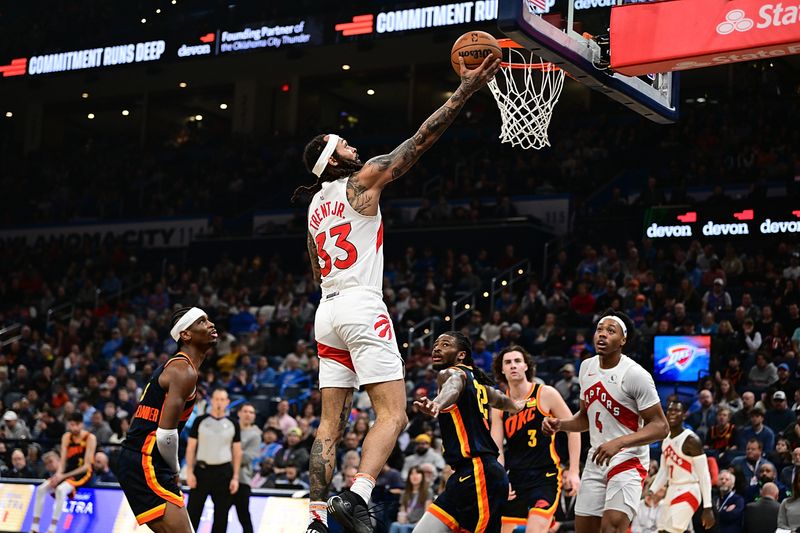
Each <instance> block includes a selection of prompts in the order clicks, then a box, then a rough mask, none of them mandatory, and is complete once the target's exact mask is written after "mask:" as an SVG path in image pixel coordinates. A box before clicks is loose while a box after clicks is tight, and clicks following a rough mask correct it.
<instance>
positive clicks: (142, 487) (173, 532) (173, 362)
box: [116, 307, 217, 533]
mask: <svg viewBox="0 0 800 533" xmlns="http://www.w3.org/2000/svg"><path fill="white" fill-rule="evenodd" d="M170 335H172V338H173V339H175V340H176V341H178V349H179V351H178V353H177V354H175V355H174V356H173V357H171V358H170V359H169V360H168V361H167V362H166V363H164V364H163V365H162V366H160V367H158V368H157V369H156V371H155V372H153V376H152V377H151V378H150V381H149V382H148V383H147V385H146V386H145V388H144V391H143V392H142V397H141V398H140V399H139V405H138V406H137V407H136V412H135V413H134V415H133V420H132V421H131V426H130V429H129V430H128V434H127V437H126V439H125V442H123V443H122V451H121V452H120V456H119V460H118V463H117V467H116V474H117V479H118V480H119V484H120V486H121V487H122V490H123V491H124V492H125V497H126V498H127V499H128V503H129V504H130V506H131V509H132V510H133V514H134V515H135V516H136V521H137V522H138V523H139V524H140V525H141V524H147V525H148V527H149V528H150V529H152V530H153V531H155V532H156V533H193V529H192V526H191V523H190V522H189V515H188V514H187V513H186V509H185V508H184V504H183V493H181V489H180V487H179V486H178V481H179V480H178V472H179V471H180V464H179V462H178V435H179V433H180V431H181V430H182V429H183V427H184V426H185V425H186V420H188V419H189V415H191V414H192V409H193V408H194V402H195V397H196V395H197V390H196V386H197V377H198V374H197V369H198V368H199V367H200V365H201V364H202V363H203V360H204V359H205V356H206V353H207V352H208V351H209V350H210V349H211V348H212V347H213V346H214V345H215V344H216V343H217V330H216V328H215V327H214V323H213V322H211V321H210V320H209V319H208V316H207V315H206V313H205V312H204V311H203V310H201V309H198V308H197V307H192V308H188V307H186V308H183V309H180V310H178V311H176V312H175V314H174V315H173V316H172V329H171V331H170Z"/></svg>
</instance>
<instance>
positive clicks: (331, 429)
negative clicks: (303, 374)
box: [308, 387, 353, 501]
mask: <svg viewBox="0 0 800 533" xmlns="http://www.w3.org/2000/svg"><path fill="white" fill-rule="evenodd" d="M352 403H353V389H339V388H330V387H326V388H324V389H322V419H321V420H320V424H319V428H318V429H317V438H316V439H315V440H314V445H313V446H312V447H311V458H310V460H309V466H308V480H309V485H310V487H309V488H310V491H309V496H310V497H311V501H323V500H326V499H327V495H328V486H329V485H330V483H331V478H333V471H334V469H335V468H336V446H337V445H338V444H339V441H340V440H341V439H342V435H343V434H344V429H345V427H346V426H347V420H348V419H349V417H350V407H351V405H352Z"/></svg>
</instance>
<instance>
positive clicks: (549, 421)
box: [542, 400, 589, 435]
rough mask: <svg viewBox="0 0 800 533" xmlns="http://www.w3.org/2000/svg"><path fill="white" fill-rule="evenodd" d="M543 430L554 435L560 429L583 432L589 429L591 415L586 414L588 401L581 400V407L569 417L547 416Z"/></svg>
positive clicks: (543, 422) (569, 431)
mask: <svg viewBox="0 0 800 533" xmlns="http://www.w3.org/2000/svg"><path fill="white" fill-rule="evenodd" d="M542 431H544V432H545V433H546V434H547V435H552V434H553V433H557V432H559V431H566V432H568V433H572V432H574V433H583V432H584V431H589V415H587V414H586V402H584V401H583V400H581V408H580V409H579V410H578V412H577V413H575V414H574V415H572V416H571V417H569V418H563V419H562V418H556V417H547V418H545V419H544V420H542Z"/></svg>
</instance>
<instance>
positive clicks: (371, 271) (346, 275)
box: [308, 178, 383, 295]
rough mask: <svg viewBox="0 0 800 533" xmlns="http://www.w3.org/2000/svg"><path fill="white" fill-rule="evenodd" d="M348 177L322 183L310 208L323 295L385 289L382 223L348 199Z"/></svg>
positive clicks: (378, 215) (310, 230) (309, 220)
mask: <svg viewBox="0 0 800 533" xmlns="http://www.w3.org/2000/svg"><path fill="white" fill-rule="evenodd" d="M347 180H348V178H341V179H339V180H336V181H329V182H325V183H323V184H322V190H320V191H318V192H317V193H316V194H315V195H314V198H313V199H312V200H311V205H310V206H309V208H308V231H309V232H310V233H311V236H312V237H313V239H314V241H315V242H316V244H317V255H318V258H317V260H318V262H319V268H320V273H321V274H322V282H321V286H322V294H323V295H327V294H330V293H331V292H335V291H340V290H343V289H349V288H351V287H375V288H377V289H378V290H381V289H382V288H383V222H382V219H381V210H380V208H378V214H376V215H375V216H366V215H362V214H360V213H358V212H357V211H356V210H355V209H353V208H352V207H351V206H350V202H349V201H348V200H347Z"/></svg>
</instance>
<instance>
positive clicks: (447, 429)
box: [437, 365, 500, 468]
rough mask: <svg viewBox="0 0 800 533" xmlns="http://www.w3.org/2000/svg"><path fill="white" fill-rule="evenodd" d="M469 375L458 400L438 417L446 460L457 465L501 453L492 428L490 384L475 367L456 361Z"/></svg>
mask: <svg viewBox="0 0 800 533" xmlns="http://www.w3.org/2000/svg"><path fill="white" fill-rule="evenodd" d="M455 368H458V369H459V370H461V371H462V372H464V374H465V375H466V378H467V379H466V384H465V386H464V390H463V391H462V392H461V396H460V397H459V398H458V401H457V402H456V403H455V404H453V405H451V406H450V407H449V408H448V409H446V410H443V411H441V412H440V413H439V416H438V417H437V418H438V420H439V429H440V430H441V432H442V446H443V447H444V451H443V453H442V455H443V456H444V460H445V461H446V462H447V464H449V465H450V466H452V467H453V468H455V467H456V465H457V464H458V463H460V462H461V461H463V460H465V459H467V460H468V459H472V458H475V457H480V456H482V455H492V456H494V457H497V456H498V455H500V452H499V451H498V450H497V445H496V444H495V443H494V440H492V434H491V433H490V432H489V396H488V394H487V392H486V387H485V386H484V385H481V384H480V383H478V381H477V380H476V379H475V376H473V374H472V368H471V367H469V366H466V365H456V367H455Z"/></svg>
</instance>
